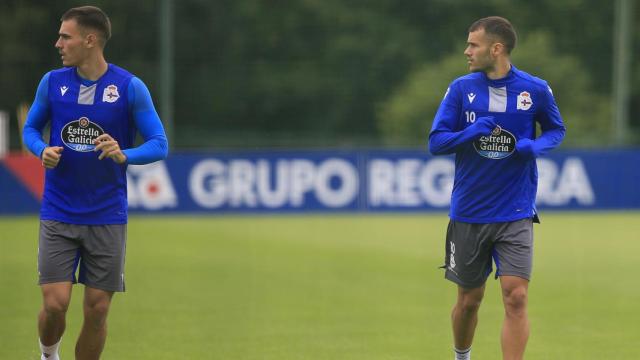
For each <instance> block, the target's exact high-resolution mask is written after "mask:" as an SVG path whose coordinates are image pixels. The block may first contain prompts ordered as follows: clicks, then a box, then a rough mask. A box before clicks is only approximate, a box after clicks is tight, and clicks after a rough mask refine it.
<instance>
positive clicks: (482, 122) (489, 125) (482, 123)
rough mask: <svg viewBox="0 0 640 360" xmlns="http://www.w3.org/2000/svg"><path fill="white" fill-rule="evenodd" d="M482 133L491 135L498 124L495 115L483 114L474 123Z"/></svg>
mask: <svg viewBox="0 0 640 360" xmlns="http://www.w3.org/2000/svg"><path fill="white" fill-rule="evenodd" d="M472 126H473V127H474V130H476V131H477V132H478V134H480V135H489V134H491V132H492V131H493V129H495V128H496V126H498V125H497V124H496V120H495V119H494V118H493V116H481V117H479V118H478V119H476V121H475V122H474V123H473V125H472Z"/></svg>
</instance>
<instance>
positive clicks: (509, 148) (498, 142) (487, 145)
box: [473, 126, 516, 159]
mask: <svg viewBox="0 0 640 360" xmlns="http://www.w3.org/2000/svg"><path fill="white" fill-rule="evenodd" d="M473 147H474V148H475V149H476V151H477V152H478V154H480V156H484V157H486V158H488V159H504V158H506V157H508V156H509V155H511V154H513V151H514V150H515V148H516V138H515V137H514V136H513V134H512V133H510V132H508V131H507V130H505V129H503V128H501V127H500V126H497V127H496V128H495V129H493V131H492V132H491V135H487V136H482V137H480V138H479V139H478V140H476V141H474V142H473Z"/></svg>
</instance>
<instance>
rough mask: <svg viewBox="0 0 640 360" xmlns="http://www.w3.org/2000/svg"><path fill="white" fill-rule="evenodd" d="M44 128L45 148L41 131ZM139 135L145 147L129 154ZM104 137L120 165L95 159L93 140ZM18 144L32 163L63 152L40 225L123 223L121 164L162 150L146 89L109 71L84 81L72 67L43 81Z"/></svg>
mask: <svg viewBox="0 0 640 360" xmlns="http://www.w3.org/2000/svg"><path fill="white" fill-rule="evenodd" d="M48 122H49V123H50V125H51V132H50V138H49V142H48V144H47V143H46V142H44V141H43V139H42V130H43V129H44V127H45V125H46V124H47V123H48ZM137 132H139V133H140V134H141V135H142V138H143V140H144V142H143V144H141V145H140V146H138V147H133V145H134V140H135V136H136V133H137ZM104 133H108V134H109V135H111V136H112V137H113V138H114V139H115V140H116V141H118V144H119V146H120V148H121V149H123V153H124V154H125V155H126V157H127V163H126V164H117V163H115V162H114V161H113V160H111V159H109V158H105V159H103V160H99V159H98V155H99V154H98V153H96V152H94V151H93V149H94V147H95V146H94V144H93V141H94V140H95V138H96V137H98V136H100V135H101V134H104ZM23 138H24V143H25V144H26V145H27V147H28V148H29V150H31V152H33V153H34V154H35V155H36V156H38V157H40V156H41V155H42V151H43V150H44V149H45V148H46V147H47V146H61V147H62V148H63V151H62V154H61V158H60V162H59V163H58V165H57V166H56V167H55V168H53V169H47V171H46V175H45V188H44V194H43V199H42V207H41V212H40V218H41V219H42V220H56V221H60V222H65V223H70V224H82V225H103V224H124V223H126V222H127V178H126V169H127V164H146V163H150V162H153V161H157V160H160V159H163V158H165V157H166V156H167V148H168V146H167V138H166V135H165V132H164V129H163V127H162V123H161V122H160V118H159V117H158V114H157V112H156V110H155V108H154V106H153V102H152V100H151V96H150V94H149V90H147V88H146V86H145V85H144V83H143V82H142V81H141V80H140V79H138V78H136V77H134V76H133V75H132V74H130V73H129V72H127V71H126V70H124V69H122V68H119V67H117V66H115V65H112V64H109V68H108V70H107V72H106V73H105V74H104V75H103V76H102V77H101V78H100V79H98V80H97V81H89V80H86V79H82V78H81V77H80V76H79V75H78V73H77V70H76V68H74V67H71V68H63V69H59V70H54V71H51V72H48V73H47V74H45V76H44V77H43V78H42V80H41V81H40V85H39V86H38V91H37V92H36V98H35V101H34V103H33V105H32V107H31V109H30V110H29V114H28V116H27V121H26V123H25V126H24V131H23Z"/></svg>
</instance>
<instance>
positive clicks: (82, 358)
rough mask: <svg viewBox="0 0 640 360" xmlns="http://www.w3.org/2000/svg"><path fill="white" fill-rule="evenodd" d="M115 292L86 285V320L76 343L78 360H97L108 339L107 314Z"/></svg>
mask: <svg viewBox="0 0 640 360" xmlns="http://www.w3.org/2000/svg"><path fill="white" fill-rule="evenodd" d="M112 297H113V292H111V291H104V290H100V289H94V288H90V287H88V286H87V287H85V291H84V305H83V307H84V322H83V324H82V330H81V331H80V336H79V337H78V342H77V344H76V360H97V359H99V358H100V354H101V353H102V350H103V349H104V343H105V340H106V339H107V314H108V313H109V306H110V305H111V298H112Z"/></svg>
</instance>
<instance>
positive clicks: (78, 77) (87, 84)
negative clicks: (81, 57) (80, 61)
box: [73, 64, 111, 86]
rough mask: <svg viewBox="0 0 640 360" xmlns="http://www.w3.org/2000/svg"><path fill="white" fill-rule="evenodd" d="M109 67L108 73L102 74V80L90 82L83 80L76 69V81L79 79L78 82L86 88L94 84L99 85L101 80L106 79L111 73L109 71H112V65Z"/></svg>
mask: <svg viewBox="0 0 640 360" xmlns="http://www.w3.org/2000/svg"><path fill="white" fill-rule="evenodd" d="M108 65H109V66H108V67H107V71H105V72H104V74H102V76H100V78H99V79H98V80H88V79H85V78H83V77H82V76H80V74H78V68H76V69H75V71H74V72H73V73H74V74H75V77H76V79H78V81H79V82H80V83H81V84H82V85H84V86H92V85H94V84H97V83H99V82H100V80H102V79H104V77H105V76H106V75H107V74H108V73H109V71H111V64H108Z"/></svg>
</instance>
